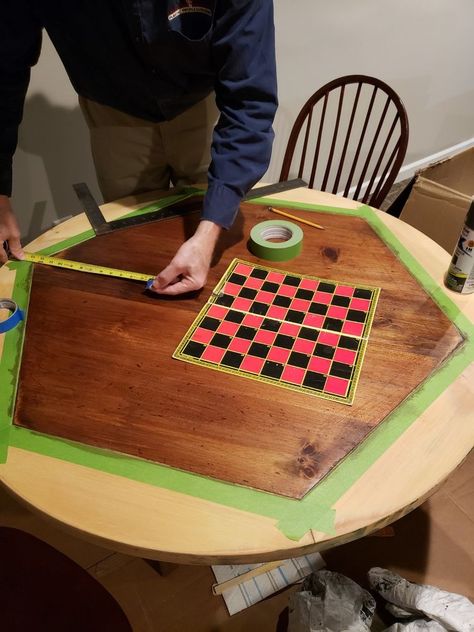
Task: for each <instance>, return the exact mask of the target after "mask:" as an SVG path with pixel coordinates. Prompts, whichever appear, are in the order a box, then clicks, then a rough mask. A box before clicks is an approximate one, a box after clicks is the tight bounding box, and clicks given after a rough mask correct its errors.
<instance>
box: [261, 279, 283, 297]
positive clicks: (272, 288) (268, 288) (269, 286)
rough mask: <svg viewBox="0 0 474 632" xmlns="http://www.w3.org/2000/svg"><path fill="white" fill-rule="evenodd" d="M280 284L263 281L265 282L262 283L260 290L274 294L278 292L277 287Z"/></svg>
mask: <svg viewBox="0 0 474 632" xmlns="http://www.w3.org/2000/svg"><path fill="white" fill-rule="evenodd" d="M279 287H280V286H279V285H278V283H272V282H271V281H265V283H264V284H263V285H262V290H263V291H264V292H272V293H273V294H275V293H276V292H278V288H279Z"/></svg>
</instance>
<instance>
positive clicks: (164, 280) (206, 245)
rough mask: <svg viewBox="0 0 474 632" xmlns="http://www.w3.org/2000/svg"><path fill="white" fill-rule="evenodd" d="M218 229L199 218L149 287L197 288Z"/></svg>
mask: <svg viewBox="0 0 474 632" xmlns="http://www.w3.org/2000/svg"><path fill="white" fill-rule="evenodd" d="M221 230H222V229H221V227H220V226H218V225H217V224H214V222H210V221H208V220H202V221H201V222H200V224H199V226H198V229H197V230H196V232H195V233H194V235H193V236H192V237H191V238H190V239H188V240H187V241H185V242H184V244H183V245H182V246H181V247H180V248H179V250H178V252H177V253H176V254H175V256H174V257H173V259H172V261H171V263H170V264H169V265H168V266H167V267H166V268H165V269H164V270H162V271H161V272H160V274H158V276H157V277H156V278H155V280H154V281H153V285H152V286H151V288H150V290H153V291H154V292H156V293H157V294H168V295H176V294H184V293H185V292H191V291H192V290H199V289H201V288H202V287H203V285H204V284H205V283H206V279H207V273H208V272H209V267H210V265H211V259H212V255H213V252H214V248H215V245H216V242H217V239H218V238H219V234H220V232H221Z"/></svg>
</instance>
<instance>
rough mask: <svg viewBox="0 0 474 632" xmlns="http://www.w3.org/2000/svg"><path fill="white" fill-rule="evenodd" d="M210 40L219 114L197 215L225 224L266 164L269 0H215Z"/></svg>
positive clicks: (270, 93) (272, 85)
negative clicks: (199, 213)
mask: <svg viewBox="0 0 474 632" xmlns="http://www.w3.org/2000/svg"><path fill="white" fill-rule="evenodd" d="M217 7H218V8H217V10H216V18H215V27H214V32H213V41H212V46H211V51H212V56H213V66H214V71H215V74H216V83H215V92H216V102H217V106H218V108H219V110H220V118H219V121H218V123H217V125H216V127H215V130H214V135H213V141H212V147H211V158H212V160H211V165H210V168H209V175H208V190H207V193H206V196H205V198H204V205H203V214H202V217H203V219H209V220H212V221H214V222H216V223H217V224H219V225H221V226H223V227H224V228H229V227H230V226H231V225H232V223H233V221H234V219H235V216H236V214H237V211H238V208H239V204H240V202H241V200H242V198H243V196H244V195H245V194H246V193H247V191H248V190H249V189H250V188H251V187H252V186H253V185H254V184H255V183H256V182H257V181H258V180H259V179H260V178H261V177H262V175H263V174H264V173H265V171H266V170H267V168H268V164H269V162H270V156H271V148H272V143H273V136H274V134H273V128H272V124H273V119H274V116H275V112H276V108H277V104H278V102H277V80H276V63H275V34H274V24H273V2H272V0H223V1H219V0H217Z"/></svg>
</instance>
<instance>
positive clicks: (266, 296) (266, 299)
mask: <svg viewBox="0 0 474 632" xmlns="http://www.w3.org/2000/svg"><path fill="white" fill-rule="evenodd" d="M274 298H275V295H274V294H272V293H271V292H259V293H258V294H257V296H256V297H255V300H256V301H260V303H265V304H266V305H268V304H269V303H271V302H272V301H273V299H274Z"/></svg>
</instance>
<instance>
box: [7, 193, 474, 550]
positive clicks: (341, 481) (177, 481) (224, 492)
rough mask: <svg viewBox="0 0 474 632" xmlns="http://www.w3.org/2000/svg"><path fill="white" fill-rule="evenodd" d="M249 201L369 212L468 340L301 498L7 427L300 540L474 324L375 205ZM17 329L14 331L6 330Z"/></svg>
mask: <svg viewBox="0 0 474 632" xmlns="http://www.w3.org/2000/svg"><path fill="white" fill-rule="evenodd" d="M250 203H253V204H258V203H265V204H269V203H271V205H272V206H288V205H291V207H292V208H300V209H303V210H309V211H316V212H323V213H324V212H329V213H338V214H341V215H352V216H356V217H361V218H363V219H365V220H366V221H367V222H368V223H369V225H370V226H371V227H372V228H373V230H374V231H375V232H376V233H377V234H378V235H379V236H380V237H381V239H382V240H383V241H384V242H385V243H386V244H387V245H388V246H389V247H390V248H391V249H392V251H393V252H394V253H395V254H396V255H397V256H398V258H399V259H400V260H401V261H402V262H403V263H404V264H405V266H406V267H407V268H408V269H409V270H410V272H411V273H412V274H413V275H414V276H415V277H416V279H417V280H418V282H419V283H420V284H421V285H422V286H423V287H424V288H425V290H426V291H427V292H428V293H429V294H430V295H431V296H432V297H433V299H434V300H435V301H436V302H437V303H438V305H439V306H440V308H441V309H442V311H443V312H444V313H445V314H446V315H447V316H448V317H449V318H450V319H451V320H452V321H453V322H454V324H455V325H456V326H457V327H458V328H459V330H460V331H461V333H462V335H463V336H464V337H465V342H464V343H463V344H462V345H461V346H460V348H459V349H458V350H457V351H456V352H455V353H454V354H453V355H452V356H451V357H450V358H449V359H448V360H447V361H446V362H445V363H444V364H443V365H442V366H441V367H440V368H439V369H438V370H437V371H436V372H434V373H433V375H432V376H431V377H430V378H428V379H427V380H426V381H425V382H424V383H423V384H422V385H421V386H420V387H419V388H418V389H416V391H415V392H414V393H413V394H412V395H411V396H410V397H409V398H407V399H406V400H405V401H404V402H403V403H402V404H401V405H400V406H399V407H398V408H397V409H396V410H395V411H394V412H393V413H392V414H391V415H389V416H388V417H387V419H386V420H384V422H383V423H382V424H380V425H379V426H378V427H377V428H376V429H375V430H374V431H373V432H372V433H371V434H370V435H369V437H368V438H367V439H366V440H365V441H364V442H363V443H362V444H361V445H360V446H359V447H358V448H356V449H355V450H354V451H353V452H352V453H351V454H349V455H348V456H347V457H346V458H345V459H344V460H343V461H342V462H341V463H340V464H339V465H338V466H337V467H335V468H334V470H333V471H332V472H331V473H330V474H329V475H328V476H326V478H325V479H324V480H323V481H321V482H320V483H319V484H318V485H317V486H316V487H315V488H313V489H312V490H311V491H310V492H309V493H308V494H306V496H305V497H304V498H303V499H302V500H294V499H289V498H284V497H280V496H275V495H272V494H269V493H266V492H260V491H258V490H254V489H248V488H245V487H239V486H236V485H231V484H229V483H224V482H221V481H216V480H212V479H208V478H205V477H203V476H199V475H197V474H191V473H189V472H183V471H179V470H175V469H173V468H169V467H165V466H162V465H158V464H155V463H150V462H147V461H141V460H139V459H136V458H133V457H128V456H126V455H119V454H114V453H111V452H107V451H105V450H99V449H96V448H91V447H89V446H84V445H80V444H75V443H73V442H70V441H65V440H62V439H59V438H53V437H47V436H45V435H40V434H37V433H34V432H31V431H29V430H26V429H24V428H18V427H16V426H15V427H13V428H11V431H10V433H9V441H10V445H13V446H16V447H19V448H23V449H25V450H31V451H33V452H37V453H40V454H44V455H47V456H50V457H53V458H58V459H62V460H67V461H70V462H72V463H77V464H79V465H84V466H87V467H91V468H95V469H98V470H101V471H104V472H108V473H111V474H115V475H119V476H124V477H127V478H130V479H133V480H137V481H141V482H145V483H148V484H150V485H156V486H158V487H163V488H165V489H170V490H174V491H177V492H180V493H183V494H187V495H190V496H194V497H198V498H202V499H206V500H210V501H212V502H215V503H219V504H222V505H225V506H229V507H235V508H237V509H240V510H244V511H249V512H251V513H255V514H258V515H263V516H267V517H270V518H273V519H275V520H276V523H277V526H278V528H279V529H281V531H282V532H283V533H284V534H285V535H286V536H287V537H288V538H290V539H292V540H299V539H300V538H301V537H303V536H304V534H305V533H306V532H307V531H308V530H309V529H314V530H317V531H321V532H324V533H328V534H331V533H333V532H334V521H335V512H334V510H333V506H334V504H335V503H336V502H337V500H338V499H339V498H340V497H341V496H342V495H343V494H344V493H345V492H346V491H347V490H348V489H350V487H351V486H352V485H353V484H354V482H355V481H356V480H357V479H358V478H360V476H362V474H363V473H364V472H365V471H366V470H367V469H368V468H369V467H370V466H371V465H372V464H373V463H374V462H375V461H376V460H377V459H378V458H379V457H380V456H381V455H382V454H383V453H384V452H385V450H387V448H389V447H390V446H391V445H392V444H393V443H394V441H396V440H397V439H398V438H399V437H400V436H401V435H402V434H403V432H404V431H405V430H406V429H407V428H408V427H409V426H410V425H411V424H412V423H413V422H414V421H416V419H417V418H418V417H419V416H420V414H421V413H422V412H423V411H424V410H426V408H427V407H428V406H429V405H430V404H432V403H433V401H434V400H435V399H436V398H437V397H438V396H439V395H440V394H441V393H442V392H443V390H445V389H446V388H447V387H448V386H449V385H450V384H451V383H452V382H453V381H454V380H455V379H456V378H457V377H458V376H459V375H460V373H462V371H463V370H464V369H465V368H466V367H467V366H469V364H470V363H471V362H473V361H474V325H473V324H472V323H471V322H470V321H469V319H468V318H467V317H466V316H464V315H463V314H462V313H461V312H460V311H459V309H458V307H457V306H456V305H455V304H454V303H453V302H452V301H451V299H450V298H449V297H448V296H447V295H446V294H445V293H444V292H443V290H442V289H441V288H439V287H438V286H437V284H436V283H435V282H434V280H433V279H431V277H430V276H429V275H428V274H427V273H426V271H425V270H424V269H423V268H422V266H421V265H420V264H419V263H418V262H417V261H416V260H415V259H414V257H413V256H412V255H411V254H410V253H409V252H408V251H407V250H406V248H405V247H404V246H403V245H402V244H401V243H400V242H399V241H398V239H397V238H396V237H395V236H394V235H393V234H392V233H391V232H390V230H389V229H388V228H387V227H386V226H385V224H384V223H383V222H382V221H381V220H380V219H379V218H378V216H377V215H376V213H375V212H374V211H373V210H372V209H370V208H369V207H359V208H358V209H339V208H333V207H329V206H316V205H308V204H301V203H290V202H282V201H280V200H270V199H269V198H264V199H262V200H252V202H250ZM138 212H139V211H138ZM64 247H65V246H64V245H63V244H58V247H57V248H58V250H61V249H62V248H64ZM67 247H69V246H67ZM50 254H53V253H50ZM19 273H20V269H18V270H17V275H18V274H19ZM17 280H18V276H17ZM16 292H17V288H15V295H14V298H15V300H16V301H17V302H18V303H20V304H21V301H20V294H21V293H22V292H23V293H24V294H26V296H27V290H26V292H25V287H24V282H23V284H22V283H20V288H19V293H18V294H17V293H16ZM17 329H18V328H17ZM16 331H17V330H13V331H12V332H9V334H8V335H10V334H12V333H14V332H16ZM7 342H8V341H7ZM18 348H19V344H18V340H17V341H16V346H15V342H14V341H12V343H11V344H10V346H9V348H8V352H7V353H4V354H3V357H2V361H1V363H0V376H1V379H2V381H1V383H2V384H3V383H4V382H3V378H4V375H5V368H6V365H7V364H8V363H9V362H10V361H11V360H12V358H17V360H16V363H17V364H16V366H17V367H18V364H19V357H18V353H20V354H21V350H20V351H19V352H18ZM10 387H11V388H10V389H9V393H8V394H6V393H4V390H3V389H0V390H1V393H2V395H3V398H2V399H1V400H0V413H1V412H2V410H3V408H4V406H5V405H6V404H7V402H8V401H10V402H12V401H14V394H15V390H14V389H15V388H16V383H15V384H13V385H11V384H10ZM10 406H11V404H10ZM0 419H3V416H0ZM2 428H3V433H2V432H1V431H0V442H1V441H2V437H4V435H5V432H4V431H5V430H6V427H5V425H3V426H2ZM0 448H1V444H0ZM0 451H1V450H0Z"/></svg>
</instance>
